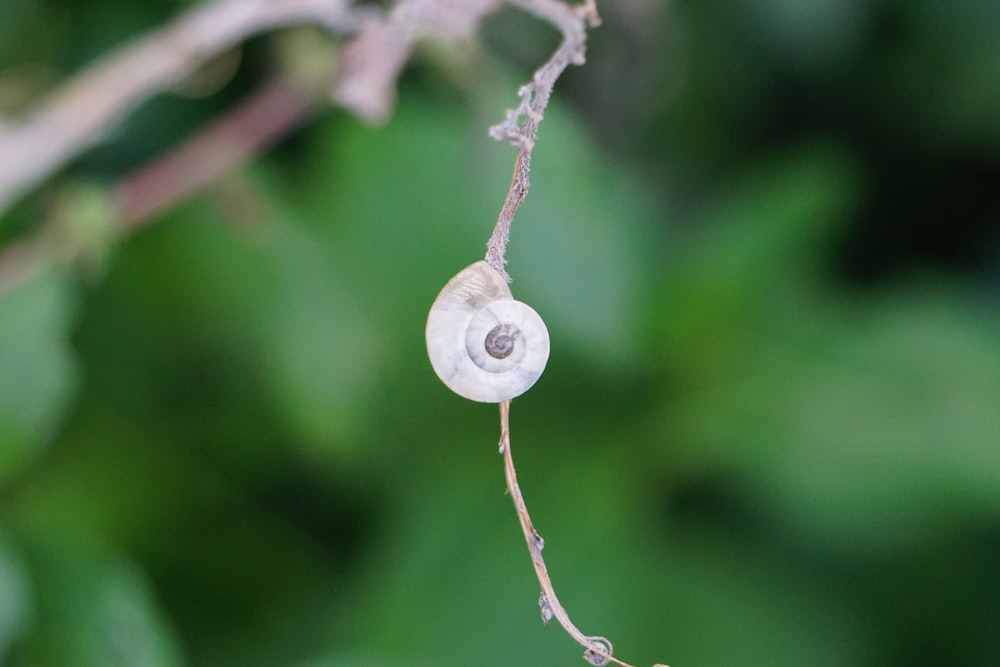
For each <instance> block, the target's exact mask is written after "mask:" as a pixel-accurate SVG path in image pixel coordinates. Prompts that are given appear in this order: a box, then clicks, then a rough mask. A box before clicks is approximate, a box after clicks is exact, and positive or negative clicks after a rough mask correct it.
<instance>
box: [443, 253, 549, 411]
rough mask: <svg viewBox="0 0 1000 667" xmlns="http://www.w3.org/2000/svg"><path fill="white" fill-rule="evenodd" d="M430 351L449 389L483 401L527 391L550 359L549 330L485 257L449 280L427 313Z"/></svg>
mask: <svg viewBox="0 0 1000 667" xmlns="http://www.w3.org/2000/svg"><path fill="white" fill-rule="evenodd" d="M427 355H428V356H429V357H430V360H431V366H433V367H434V372H435V373H437V376H438V377H439V378H441V381H442V382H444V383H445V384H446V385H447V386H448V388H449V389H451V390H452V391H453V392H455V393H456V394H458V395H459V396H463V397H465V398H468V399H470V400H473V401H479V402H480V403H499V402H501V401H506V400H509V399H511V398H514V397H515V396H520V395H521V394H523V393H524V392H526V391H528V389H530V388H531V386H532V385H533V384H535V381H536V380H538V378H539V376H541V374H542V371H543V370H545V364H546V362H547V361H548V360H549V332H548V329H546V328H545V323H544V322H543V321H542V318H541V317H539V315H538V313H536V312H535V311H534V309H532V308H531V306H529V305H527V304H524V303H521V302H520V301H515V300H514V297H513V295H512V294H511V292H510V288H509V287H508V286H507V283H506V282H505V281H504V279H503V277H502V276H501V275H500V274H499V273H498V272H497V271H496V270H495V269H494V268H493V267H491V266H490V265H489V264H487V263H486V262H484V261H479V262H476V263H475V264H472V265H471V266H467V267H465V268H464V269H462V270H461V271H459V272H458V274H457V275H456V276H455V277H454V278H452V279H451V280H449V281H448V284H447V285H445V286H444V289H442V290H441V293H440V294H438V297H437V299H435V301H434V305H432V306H431V312H430V314H429V315H428V316H427Z"/></svg>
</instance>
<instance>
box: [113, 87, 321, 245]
mask: <svg viewBox="0 0 1000 667" xmlns="http://www.w3.org/2000/svg"><path fill="white" fill-rule="evenodd" d="M311 108H312V105H311V100H310V99H309V98H308V96H307V93H305V92H303V91H301V90H299V89H298V88H297V87H296V86H294V85H292V84H291V83H290V82H289V81H288V80H287V79H285V78H282V77H279V78H277V79H274V80H272V81H269V82H267V83H265V84H264V85H263V86H261V87H260V88H259V89H258V90H256V91H255V92H254V93H253V94H252V95H251V96H250V97H249V98H247V99H246V100H244V101H243V102H241V103H240V104H239V105H238V106H236V107H235V108H233V109H232V110H230V111H229V112H227V113H226V114H225V115H223V116H222V117H221V118H219V119H218V120H217V121H216V122H214V123H212V124H211V125H210V126H209V127H207V128H205V129H203V130H202V131H200V132H199V133H198V134H196V135H195V136H194V137H192V138H191V139H188V140H187V141H185V142H183V143H182V144H180V145H179V146H177V147H176V148H174V149H173V150H171V151H170V152H169V153H167V154H166V155H163V156H161V157H159V158H157V159H156V160H154V161H153V162H152V163H150V164H149V165H146V166H145V167H143V168H141V169H139V170H138V171H136V172H134V173H132V174H129V175H128V176H127V177H125V178H124V179H122V180H121V181H120V182H119V183H118V184H117V185H116V186H115V188H114V199H115V201H116V204H117V209H118V212H119V213H120V216H121V221H122V223H123V225H124V227H125V230H126V231H129V230H132V229H134V228H135V227H138V226H140V225H142V224H143V223H145V222H147V221H148V220H149V219H150V218H152V217H153V216H155V215H156V214H158V213H161V212H162V211H164V210H167V209H169V208H170V207H171V206H174V205H176V204H178V203H179V202H182V201H184V200H185V199H187V198H188V197H190V196H191V195H193V194H194V193H196V192H198V191H200V190H202V189H203V188H205V187H206V186H208V185H209V184H211V183H212V182H214V181H215V180H216V179H217V178H219V177H220V176H221V175H223V174H225V173H227V172H229V171H231V170H232V169H234V168H236V167H238V166H239V165H241V164H243V163H244V162H245V161H246V160H247V159H249V157H250V156H251V155H254V154H255V153H257V152H259V151H260V150H261V149H262V148H263V147H265V146H267V145H268V144H270V143H272V142H274V141H276V140H278V139H280V138H281V137H282V136H284V135H285V134H287V133H288V132H289V131H291V130H292V129H294V128H295V127H296V126H298V125H299V124H301V123H302V122H303V121H304V120H305V119H306V117H307V116H308V114H309V111H310V109H311Z"/></svg>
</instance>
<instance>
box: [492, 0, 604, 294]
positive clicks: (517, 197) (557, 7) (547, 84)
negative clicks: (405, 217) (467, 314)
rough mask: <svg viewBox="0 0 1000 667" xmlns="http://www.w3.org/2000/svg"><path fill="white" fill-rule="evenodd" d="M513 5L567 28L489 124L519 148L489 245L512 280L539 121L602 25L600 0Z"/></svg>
mask: <svg viewBox="0 0 1000 667" xmlns="http://www.w3.org/2000/svg"><path fill="white" fill-rule="evenodd" d="M509 2H510V3H511V4H512V5H515V6H517V7H519V8H520V9H523V10H524V11H526V12H529V13H531V14H534V15H535V16H538V17H539V18H542V19H544V20H546V21H548V22H549V23H551V24H553V25H554V26H556V27H557V28H558V29H559V31H560V32H562V35H563V40H562V43H561V44H560V45H559V48H558V49H556V51H555V53H553V54H552V57H551V58H549V60H548V62H546V63H545V64H544V65H542V66H541V67H540V68H539V69H538V70H537V71H536V72H535V75H534V77H532V80H531V81H530V82H529V83H527V84H525V85H523V86H521V89H520V90H518V92H517V94H518V96H519V97H520V98H521V103H520V104H519V105H518V107H517V108H516V109H510V110H508V111H507V117H506V119H505V120H504V121H503V122H502V123H499V124H498V125H494V126H493V127H491V128H490V136H491V137H493V138H494V139H496V140H498V141H506V142H508V143H509V144H510V145H512V146H513V147H514V148H516V149H517V159H516V160H515V162H514V175H513V177H512V178H511V182H510V188H509V190H508V191H507V198H506V199H505V200H504V203H503V206H502V207H501V209H500V215H499V217H498V218H497V223H496V226H495V227H494V228H493V234H492V235H491V236H490V240H489V241H488V242H487V244H486V261H487V263H489V265H490V266H492V267H493V268H494V269H496V270H497V271H499V272H500V275H502V276H503V277H504V279H506V280H507V281H508V282H510V276H508V275H507V271H506V269H505V268H504V265H505V264H506V263H507V259H506V253H507V242H508V240H509V239H510V225H511V222H513V220H514V213H515V212H516V211H517V207H518V206H520V205H521V202H522V201H524V198H525V196H526V195H527V194H528V187H529V185H530V182H529V179H528V172H529V170H530V167H531V151H532V150H533V149H534V147H535V137H536V136H537V135H538V124H539V123H540V122H541V121H542V115H543V114H544V112H545V108H546V107H547V106H548V104H549V96H550V95H551V94H552V89H553V88H554V87H555V84H556V80H557V79H558V78H559V76H560V75H561V74H562V73H563V71H564V70H565V69H566V68H567V67H569V66H570V65H582V64H583V63H584V60H585V53H586V44H587V27H588V26H590V27H596V26H598V25H600V22H601V19H600V17H599V16H598V15H597V6H596V4H595V0H585V1H584V2H583V3H581V4H578V5H567V4H565V3H563V2H559V1H558V0H509Z"/></svg>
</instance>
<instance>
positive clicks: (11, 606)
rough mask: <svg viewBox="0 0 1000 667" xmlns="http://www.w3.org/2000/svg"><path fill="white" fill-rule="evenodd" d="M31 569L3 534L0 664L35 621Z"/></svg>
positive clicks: (0, 539)
mask: <svg viewBox="0 0 1000 667" xmlns="http://www.w3.org/2000/svg"><path fill="white" fill-rule="evenodd" d="M33 611H34V610H33V609H32V605H31V591H30V583H29V578H28V569H27V567H26V566H25V563H24V559H23V557H22V556H21V554H20V553H18V551H17V550H16V549H15V544H14V543H13V540H12V539H11V538H10V537H9V536H8V535H7V533H6V532H0V663H3V664H8V662H7V655H8V652H9V651H10V647H11V645H12V644H13V643H14V642H15V641H16V640H18V639H19V638H20V636H21V635H22V634H23V633H24V631H25V630H26V629H27V628H28V627H29V625H30V623H31V620H32V618H31V617H32V615H33V614H32V612H33Z"/></svg>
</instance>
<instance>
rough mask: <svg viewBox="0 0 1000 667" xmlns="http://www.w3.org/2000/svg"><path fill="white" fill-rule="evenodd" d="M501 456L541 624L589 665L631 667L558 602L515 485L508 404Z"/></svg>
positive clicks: (537, 538)
mask: <svg viewBox="0 0 1000 667" xmlns="http://www.w3.org/2000/svg"><path fill="white" fill-rule="evenodd" d="M500 453H501V454H503V462H504V473H505V476H506V478H507V493H508V494H510V497H511V500H512V501H513V503H514V510H515V511H516V512H517V519H518V521H519V522H520V524H521V532H522V533H524V541H525V542H527V544H528V552H529V553H530V554H531V564H532V565H533V566H534V568H535V576H536V577H538V584H539V585H540V586H541V587H542V593H541V596H540V597H539V598H538V606H539V608H540V609H541V611H542V622H543V623H545V624H546V625H548V623H549V621H550V620H552V619H553V618H554V619H556V621H558V622H559V625H561V626H562V627H563V629H565V630H566V632H567V633H568V634H569V636H570V637H572V638H573V639H574V640H576V642H577V643H578V644H580V646H582V647H583V648H584V649H585V650H584V653H583V657H584V659H585V660H587V661H588V662H589V663H591V664H592V665H597V666H600V665H606V664H608V663H612V662H613V663H614V664H616V665H619V666H620V667H632V665H630V664H628V663H627V662H622V661H621V660H619V659H618V658H616V657H614V655H612V651H613V650H614V647H613V646H612V645H611V642H610V641H608V640H607V639H606V638H604V637H597V636H589V635H585V634H583V632H582V631H581V630H580V629H579V628H577V627H576V625H574V624H573V621H571V620H570V618H569V614H567V613H566V609H565V608H564V607H563V606H562V604H561V603H560V602H559V598H558V597H557V596H556V591H555V588H554V587H553V586H552V579H551V578H550V577H549V571H548V568H546V567H545V559H544V558H543V557H542V549H543V548H544V547H545V541H544V540H543V539H542V536H541V535H539V534H538V531H537V530H535V527H534V525H532V523H531V515H529V514H528V508H527V506H526V505H525V503H524V495H523V494H522V493H521V487H520V486H519V485H518V483H517V471H516V470H515V468H514V455H513V454H512V453H511V451H510V401H503V402H501V403H500ZM653 667H666V665H659V664H658V665H654V666H653Z"/></svg>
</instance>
